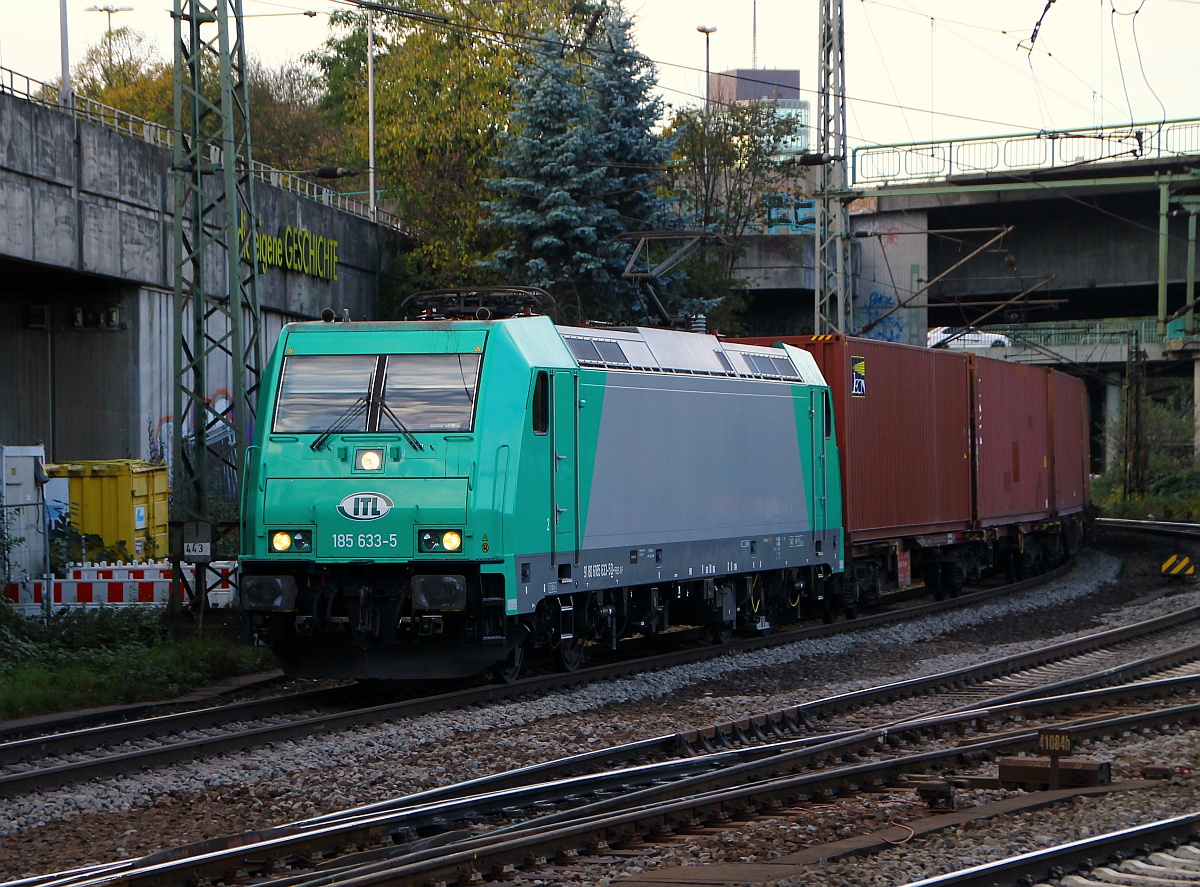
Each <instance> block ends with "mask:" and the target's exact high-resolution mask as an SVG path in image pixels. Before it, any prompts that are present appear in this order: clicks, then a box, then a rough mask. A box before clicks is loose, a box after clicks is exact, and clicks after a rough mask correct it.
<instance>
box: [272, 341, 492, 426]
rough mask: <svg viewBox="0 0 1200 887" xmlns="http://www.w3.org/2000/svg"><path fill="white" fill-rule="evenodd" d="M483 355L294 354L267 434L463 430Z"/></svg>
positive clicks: (470, 419) (467, 423)
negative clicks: (269, 431)
mask: <svg viewBox="0 0 1200 887" xmlns="http://www.w3.org/2000/svg"><path fill="white" fill-rule="evenodd" d="M481 357H482V355H481V354H477V353H472V354H383V355H369V354H293V355H289V356H288V357H286V358H285V359H284V363H283V373H282V377H281V380H280V385H279V396H278V400H277V403H276V407H275V417H274V424H273V426H272V430H273V431H274V432H275V433H276V434H317V435H320V437H318V439H317V441H315V442H314V446H313V449H319V448H320V447H319V446H318V445H317V443H318V442H319V443H321V444H323V443H324V442H325V440H327V439H328V437H329V436H332V435H334V434H355V433H358V434H362V433H368V432H376V431H380V430H382V431H392V430H396V431H399V432H401V434H403V435H404V436H405V437H406V438H407V439H409V442H410V443H412V444H413V446H414V447H415V448H416V449H421V446H420V444H419V443H417V441H416V439H415V438H413V437H412V435H413V434H418V433H422V432H469V431H472V430H473V428H474V414H475V409H474V408H475V394H476V391H477V390H478V387H479V368H480V364H481V362H482V361H481V359H480V358H481Z"/></svg>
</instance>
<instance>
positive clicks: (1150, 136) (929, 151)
mask: <svg viewBox="0 0 1200 887" xmlns="http://www.w3.org/2000/svg"><path fill="white" fill-rule="evenodd" d="M1184 154H1200V119H1183V120H1159V121H1154V122H1153V123H1132V124H1123V125H1120V126H1095V127H1087V128H1080V129H1062V130H1053V131H1042V132H1032V133H1019V134H1016V135H1011V136H989V137H985V138H976V139H951V140H947V141H933V142H912V143H909V144H896V145H866V146H864V147H861V148H855V149H854V152H853V155H852V163H851V179H852V181H853V183H854V184H855V185H885V184H896V183H900V182H918V181H928V180H932V179H945V178H949V177H951V176H972V175H981V174H983V173H996V172H1007V171H1010V170H1030V169H1062V168H1064V167H1070V166H1075V165H1078V164H1085V163H1086V164H1091V163H1100V162H1105V161H1119V160H1161V159H1165V158H1171V157H1179V156H1180V155H1184Z"/></svg>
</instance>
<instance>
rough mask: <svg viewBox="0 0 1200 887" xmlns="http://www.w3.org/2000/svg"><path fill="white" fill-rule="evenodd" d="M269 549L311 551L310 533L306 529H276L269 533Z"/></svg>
mask: <svg viewBox="0 0 1200 887" xmlns="http://www.w3.org/2000/svg"><path fill="white" fill-rule="evenodd" d="M271 550H272V551H277V552H284V551H293V550H295V551H298V552H305V551H312V535H311V534H310V533H309V532H308V531H307V530H278V531H276V532H274V533H272V534H271Z"/></svg>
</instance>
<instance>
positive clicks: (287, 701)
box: [0, 688, 345, 766]
mask: <svg viewBox="0 0 1200 887" xmlns="http://www.w3.org/2000/svg"><path fill="white" fill-rule="evenodd" d="M344 694H345V690H344V689H336V688H335V689H321V690H305V691H301V692H299V693H289V694H286V695H283V696H273V697H271V698H269V699H252V700H246V701H244V702H234V703H230V704H228V705H218V706H210V707H208V708H197V709H189V710H187V711H179V712H170V713H168V714H162V715H155V716H153V717H149V718H142V719H139V720H136V721H122V722H119V723H115V724H100V725H96V726H88V727H81V728H78V729H72V730H64V731H62V732H58V733H48V734H46V735H43V736H28V737H25V738H22V739H13V740H9V741H7V742H3V743H0V766H2V765H11V764H18V763H21V762H22V761H27V760H29V759H31V758H34V757H37V756H40V755H56V754H58V755H61V754H71V753H74V752H80V751H87V750H89V749H93V748H98V747H100V746H102V745H115V744H117V743H121V742H128V741H131V740H138V739H147V738H153V737H155V736H166V735H169V734H171V733H181V732H185V731H188V730H204V729H208V728H212V727H220V726H223V725H226V724H229V723H231V722H236V721H239V720H244V719H247V718H266V717H271V716H274V715H280V714H288V713H291V712H296V711H303V710H304V709H306V708H315V707H319V706H322V705H330V704H331V703H332V702H334V700H335V699H337V697H338V696H340V695H344Z"/></svg>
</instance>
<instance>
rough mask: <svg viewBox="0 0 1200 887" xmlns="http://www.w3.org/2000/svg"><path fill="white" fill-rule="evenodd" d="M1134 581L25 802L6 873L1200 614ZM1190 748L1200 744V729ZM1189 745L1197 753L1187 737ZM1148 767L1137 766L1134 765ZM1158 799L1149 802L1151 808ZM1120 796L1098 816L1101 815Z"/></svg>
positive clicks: (1098, 577)
mask: <svg viewBox="0 0 1200 887" xmlns="http://www.w3.org/2000/svg"><path fill="white" fill-rule="evenodd" d="M1119 568H1120V562H1119V561H1118V560H1117V559H1116V558H1114V557H1112V556H1109V555H1107V554H1104V553H1102V552H1099V551H1090V552H1087V553H1085V554H1084V555H1082V556H1081V557H1080V559H1079V563H1078V565H1077V568H1076V569H1075V570H1074V571H1073V572H1072V573H1071V574H1070V575H1069V576H1068V577H1067V578H1065V579H1060V580H1056V581H1055V582H1053V583H1050V584H1048V585H1045V586H1042V587H1040V588H1038V589H1036V590H1033V591H1031V592H1027V593H1024V594H1021V595H1017V596H1013V597H1011V598H1006V599H1001V600H996V601H991V602H988V603H985V604H983V605H981V606H979V607H975V608H969V609H965V610H959V611H955V612H952V613H949V614H943V615H938V616H933V617H928V618H925V619H922V620H919V621H916V622H911V623H904V624H902V625H897V626H889V627H886V628H879V629H872V630H867V631H859V632H853V633H846V634H842V635H838V636H835V637H831V638H826V639H821V640H815V641H805V642H801V643H797V644H791V645H788V646H786V647H778V648H774V649H771V650H764V651H759V652H756V653H752V654H744V655H738V656H729V657H723V658H720V659H716V660H711V661H708V662H704V663H698V664H693V665H687V666H679V667H676V668H672V669H667V670H664V671H661V672H658V673H654V674H646V675H641V676H638V677H636V678H625V679H619V680H613V681H606V682H603V683H598V684H592V685H589V686H586V687H583V688H580V689H576V690H574V691H569V692H562V693H556V694H552V695H548V696H545V697H542V698H537V699H521V700H516V701H511V702H506V703H502V704H497V705H490V706H487V707H484V708H478V709H472V710H464V711H454V712H443V713H438V714H432V715H427V716H422V717H419V718H414V719H412V720H407V721H402V722H398V723H394V724H380V725H377V726H373V727H369V728H358V729H355V730H350V731H346V732H342V733H338V734H334V735H321V736H318V737H314V738H312V739H311V740H307V741H293V742H286V743H279V744H277V745H275V746H274V747H270V748H255V749H249V750H247V751H245V752H243V753H240V754H236V755H225V756H222V757H219V758H215V759H211V760H206V761H197V762H192V763H187V764H181V765H177V766H173V767H170V768H168V769H164V770H161V771H156V772H150V773H139V774H133V775H130V776H128V777H124V778H119V779H104V780H97V781H94V782H92V783H88V784H86V785H81V786H73V787H70V788H64V789H61V790H55V791H50V792H46V793H43V794H31V795H28V796H23V797H19V798H14V799H10V800H8V801H6V802H5V803H4V805H3V812H2V813H0V878H15V877H19V876H24V875H29V874H38V873H44V872H47V871H51V870H58V869H64V868H68V867H71V866H76V865H81V864H86V863H91V862H101V861H110V860H115V859H121V858H127V857H128V856H138V855H143V854H145V853H148V852H152V851H154V850H158V849H163V848H165V847H170V846H176V845H179V844H183V843H187V842H190V841H194V840H199V839H201V838H203V837H211V836H216V835H220V834H227V833H235V832H240V831H243V830H253V829H258V828H264V827H267V826H270V825H277V824H282V823H286V822H290V821H294V820H298V819H303V818H307V817H310V816H314V815H319V814H323V813H328V812H333V811H336V810H340V809H345V808H347V807H351V806H357V805H360V804H366V803H372V802H376V801H380V800H383V799H386V798H390V797H395V796H397V795H401V794H407V793H411V792H414V791H419V790H422V789H426V788H432V787H435V786H439V785H444V784H448V783H451V782H458V781H462V780H464V779H468V778H472V777H476V776H482V775H486V774H490V773H496V772H501V771H506V770H510V769H513V768H515V767H520V766H524V765H526V764H530V763H535V762H537V761H543V760H548V759H552V758H558V757H563V756H566V755H569V754H574V753H577V752H580V751H586V750H592V749H595V748H602V747H605V746H608V745H614V744H617V743H620V742H624V741H627V740H629V739H633V738H638V737H645V736H653V735H661V734H664V733H669V732H674V731H678V730H682V729H687V728H690V727H694V726H700V725H705V724H708V723H713V722H718V721H723V720H728V719H730V718H737V717H743V716H745V715H746V714H747V713H750V712H754V711H770V710H775V709H780V708H785V707H787V706H790V705H795V704H798V703H801V702H804V701H806V700H811V699H815V698H820V697H823V696H829V695H833V694H836V693H840V692H845V691H847V690H852V689H857V688H860V687H864V686H871V685H874V684H878V683H881V682H882V681H885V680H898V679H902V678H908V677H916V676H919V675H924V674H932V673H937V672H941V671H946V670H949V669H953V668H958V667H962V666H964V665H968V664H972V663H975V662H979V661H981V660H983V659H992V658H997V657H1000V656H1006V655H1012V654H1015V653H1019V652H1023V651H1025V650H1029V649H1032V648H1035V647H1038V646H1041V645H1043V644H1044V643H1045V642H1046V640H1047V639H1048V638H1051V637H1054V638H1056V639H1057V638H1061V639H1066V638H1067V637H1074V636H1078V635H1080V634H1087V633H1091V632H1094V631H1097V630H1100V629H1102V628H1105V627H1109V625H1108V623H1107V622H1106V621H1105V613H1107V612H1110V611H1114V610H1117V609H1121V612H1120V615H1119V617H1117V618H1118V619H1119V621H1120V622H1121V623H1129V622H1133V621H1138V620H1141V619H1148V618H1152V617H1154V616H1157V615H1161V614H1162V613H1166V612H1170V611H1173V610H1178V609H1181V608H1183V607H1185V606H1191V605H1195V604H1197V603H1200V591H1196V590H1195V589H1193V588H1192V587H1191V586H1182V587H1180V586H1169V587H1164V588H1159V587H1158V586H1157V584H1156V585H1155V586H1154V587H1144V586H1143V587H1138V586H1137V585H1136V584H1133V583H1131V582H1130V581H1122V582H1113V581H1112V580H1113V579H1115V578H1116V576H1117V573H1118V569H1119ZM1127 573H1129V571H1127ZM1133 578H1138V577H1137V576H1134V577H1133ZM1098 588H1099V589H1100V590H1099V591H1098V590H1097V589H1098ZM1131 604H1132V606H1130V605H1131ZM1114 621H1115V620H1114ZM1015 638H1022V640H1014V639H1015ZM748 688H753V690H750V689H748ZM797 688H802V689H797ZM1190 735H1191V737H1192V739H1193V740H1194V739H1195V734H1190ZM1181 741H1184V742H1185V743H1186V741H1187V740H1186V736H1185V737H1184V739H1183V740H1181ZM1149 751H1154V752H1155V754H1154V758H1155V760H1149V761H1139V764H1138V765H1139V766H1140V764H1141V763H1178V760H1174V759H1171V758H1172V756H1173V755H1176V753H1177V751H1178V750H1177V749H1174V748H1170V749H1168V748H1167V747H1166V746H1165V745H1163V744H1162V743H1161V742H1159V744H1158V747H1152V748H1150V749H1149ZM1137 757H1138V754H1136V753H1131V760H1132V759H1133V758H1137ZM1163 758H1165V759H1163ZM1131 766H1132V765H1131ZM1189 785H1190V783H1189ZM1153 794H1154V793H1153V792H1140V793H1137V795H1136V796H1138V797H1141V798H1142V799H1143V800H1144V799H1146V798H1149V797H1151V796H1152V795H1153ZM1167 794H1170V793H1167ZM1129 797H1130V798H1134V797H1135V795H1130V796H1129ZM1111 800H1112V799H1089V800H1088V802H1087V803H1088V804H1089V805H1091V804H1095V805H1097V806H1098V807H1099V806H1101V805H1103V804H1104V803H1109V802H1110V801H1111ZM1113 802H1114V803H1115V801H1113ZM889 803H892V804H893V805H894V806H895V808H896V809H895V815H896V816H897V817H903V816H908V817H909V818H911V817H912V816H917V815H921V808H920V805H919V804H916V803H915V801H914V800H913V799H912V798H911V797H910V796H907V795H906V796H904V797H903V798H895V799H891V800H890V802H889ZM1131 803H1137V802H1136V801H1131ZM1084 806H1086V805H1084ZM863 815H864V816H865V817H868V821H865V822H863V823H857V824H854V825H851V824H850V823H849V822H848V821H847V819H846V816H845V811H841V812H840V813H839V815H838V816H837V817H835V819H836V822H831V823H830V828H828V829H827V828H825V827H823V826H821V825H816V826H815V828H816V830H815V831H813V830H812V828H810V826H813V825H814V823H813V822H807V823H805V824H803V825H802V826H801V824H800V823H798V822H797V823H793V825H794V826H795V828H796V829H799V830H800V835H799V837H801V838H802V839H804V840H806V841H808V842H809V844H811V843H816V842H820V841H823V840H834V839H836V838H838V837H839V836H840V835H839V833H838V832H839V831H844V830H845V829H846V828H851V829H854V830H858V831H861V830H867V829H868V828H869V829H870V830H874V829H877V828H879V827H881V826H880V824H879V822H878V819H877V817H878V815H879V811H878V810H877V809H874V810H872V811H871V812H870V813H869V814H868V813H864V814H863ZM818 819H819V817H818ZM1127 821H1128V820H1127ZM884 824H886V821H885V822H884ZM755 825H756V827H757V826H758V825H759V824H755ZM968 831H969V830H968ZM763 840H764V841H768V840H769V839H767V838H765V837H764V838H763ZM773 840H774V841H775V843H776V844H777V845H778V846H779V847H781V848H782V847H786V846H790V845H789V844H788V841H787V839H786V837H785V838H779V837H776V838H775V839H773ZM735 843H736V844H738V846H739V849H738V850H737V851H736V852H737V853H738V854H740V855H741V856H742V857H745V858H750V857H754V856H755V855H756V853H757V852H766V851H755V850H753V843H752V842H748V839H747V841H742V840H738V841H736V842H735ZM680 846H682V847H687V846H688V844H683V845H680ZM797 846H800V845H797ZM898 849H899V848H898ZM687 852H688V854H689V855H688V859H690V860H692V863H693V864H694V863H695V862H705V861H710V860H714V859H720V858H721V857H719V856H714V855H712V853H713V851H711V850H710V851H699V855H691V850H688V851H687ZM706 853H707V854H708V855H705V854H706ZM776 855H778V854H776ZM653 859H654V860H657V861H656V862H655V861H651V859H649V858H648V860H647V862H646V864H647V865H661V864H681V863H684V862H687V861H688V859H684V858H682V857H681V858H680V859H678V860H674V861H673V860H671V859H670V857H669V856H665V855H658V856H655V857H653ZM635 868H637V866H636V865H634V866H630V868H628V869H626V870H627V871H632V869H635ZM633 873H634V874H636V872H633ZM826 876H828V873H827V875H826ZM607 877H610V875H605V876H601V877H600V878H598V880H597V882H598V883H603V882H604V878H607ZM813 883H816V882H813ZM823 883H834V882H833V881H825V882H823ZM846 883H868V882H865V881H861V880H858V881H847V882H846ZM873 883H896V882H895V881H891V882H888V881H886V880H883V881H878V882H873Z"/></svg>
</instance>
